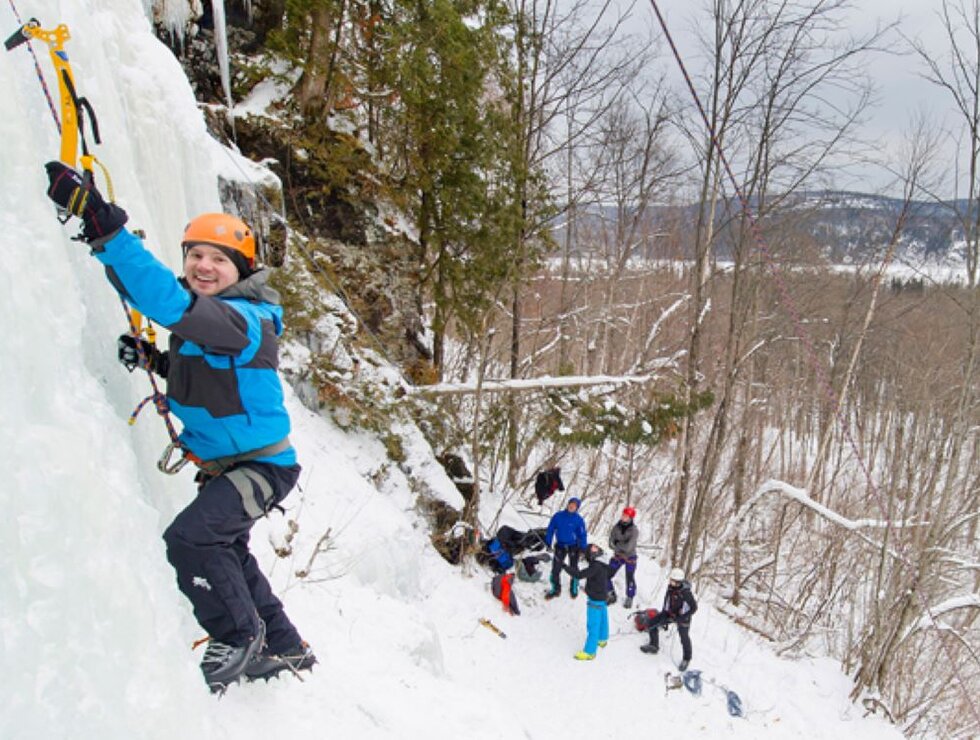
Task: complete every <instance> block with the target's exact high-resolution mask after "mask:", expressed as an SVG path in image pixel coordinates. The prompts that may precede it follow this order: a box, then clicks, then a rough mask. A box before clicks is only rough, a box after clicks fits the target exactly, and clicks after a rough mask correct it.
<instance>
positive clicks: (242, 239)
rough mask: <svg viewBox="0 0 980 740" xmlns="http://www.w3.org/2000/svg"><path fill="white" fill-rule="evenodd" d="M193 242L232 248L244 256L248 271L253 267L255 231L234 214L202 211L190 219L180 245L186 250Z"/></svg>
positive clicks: (227, 248)
mask: <svg viewBox="0 0 980 740" xmlns="http://www.w3.org/2000/svg"><path fill="white" fill-rule="evenodd" d="M194 244H209V245H211V246H212V247H219V248H222V249H226V250H232V251H233V252H235V253H237V254H239V255H241V256H242V257H244V258H245V264H246V265H247V266H248V269H249V271H250V270H251V269H252V268H254V267H255V232H253V231H252V229H251V228H250V227H249V225H248V224H246V223H245V222H244V221H242V220H241V219H240V218H237V217H235V216H231V215H229V214H227V213H203V214H201V215H200V216H198V217H197V218H195V219H192V220H191V222H190V223H189V224H187V226H186V227H184V238H183V239H181V242H180V245H181V246H182V247H183V248H184V250H185V251H186V250H187V249H188V248H189V247H191V246H193V245H194ZM231 256H232V257H234V256H235V255H231ZM239 272H241V270H239Z"/></svg>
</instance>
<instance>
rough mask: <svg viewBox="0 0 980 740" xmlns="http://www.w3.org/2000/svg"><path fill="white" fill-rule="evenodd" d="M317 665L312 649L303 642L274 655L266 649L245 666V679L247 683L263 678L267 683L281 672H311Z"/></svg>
mask: <svg viewBox="0 0 980 740" xmlns="http://www.w3.org/2000/svg"><path fill="white" fill-rule="evenodd" d="M316 664H317V659H316V656H315V655H314V654H313V648H311V647H310V646H309V645H307V644H306V643H305V642H301V643H300V644H299V645H297V646H296V647H295V648H293V649H291V650H284V651H283V652H281V653H277V654H274V653H272V652H271V651H270V650H269V649H268V648H265V649H263V650H261V651H260V652H258V653H256V654H255V656H254V657H253V658H252V659H251V660H250V661H249V662H248V665H247V666H245V677H246V678H248V680H249V681H255V680H257V679H260V678H264V679H265V680H266V681H268V680H269V679H270V678H275V677H276V676H278V675H279V674H280V673H282V672H283V671H287V670H288V671H292V672H293V673H297V672H298V671H312V670H313V666H315V665H316Z"/></svg>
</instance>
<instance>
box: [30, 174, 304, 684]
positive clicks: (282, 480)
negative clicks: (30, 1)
mask: <svg viewBox="0 0 980 740" xmlns="http://www.w3.org/2000/svg"><path fill="white" fill-rule="evenodd" d="M46 167H47V173H48V180H49V187H48V191H47V194H48V197H50V198H51V200H53V201H54V202H55V203H57V204H58V205H59V206H61V207H62V208H64V209H65V210H67V211H68V212H69V213H71V214H72V215H74V216H78V217H80V218H81V219H82V221H83V224H84V225H83V229H82V234H81V239H82V240H84V241H85V242H87V243H88V245H89V246H90V247H91V253H92V255H94V256H95V258H96V259H97V260H99V261H100V262H101V263H102V264H103V265H104V266H105V269H106V276H107V278H108V279H109V282H110V283H111V284H112V286H113V287H114V288H115V289H116V290H117V291H118V292H119V294H120V295H121V296H122V297H123V298H124V299H125V300H126V301H128V302H129V303H130V304H131V305H132V306H133V307H134V308H135V309H137V310H138V311H140V312H141V313H142V314H144V315H145V316H148V317H150V318H151V319H153V320H154V321H156V322H157V323H159V324H161V325H162V326H165V327H167V328H168V329H169V330H170V348H169V351H168V352H161V351H160V350H158V349H157V348H156V346H155V345H154V344H152V343H151V342H148V341H146V340H144V339H140V338H137V337H134V336H131V335H123V336H122V337H120V338H119V347H118V354H119V360H120V361H121V362H122V363H123V364H124V365H126V367H127V369H129V370H130V371H131V370H132V369H133V368H135V367H137V366H139V367H142V368H144V369H147V370H149V371H151V372H154V373H156V374H157V375H159V376H160V377H162V378H165V379H166V380H167V404H168V406H169V408H170V411H171V412H173V414H174V415H175V416H176V417H178V418H179V419H180V420H181V422H183V426H184V428H183V432H182V433H181V434H180V436H179V438H178V439H177V440H176V441H175V446H176V449H180V450H181V451H182V452H183V453H184V459H185V460H187V459H190V460H192V461H194V462H195V464H197V465H198V467H199V468H200V471H199V472H198V476H197V478H196V479H195V480H196V482H197V483H198V491H197V496H196V498H194V500H193V501H191V503H189V504H188V505H187V506H186V507H185V508H184V510H183V511H181V512H180V513H179V514H178V515H177V517H176V518H175V519H174V521H173V523H172V524H171V525H170V526H169V527H167V529H166V531H165V532H164V534H163V539H164V542H165V543H166V546H167V559H168V560H169V561H170V563H171V565H173V567H174V569H175V570H176V574H177V586H178V588H179V589H180V590H181V592H183V594H184V595H185V596H186V597H187V598H188V599H189V600H190V602H191V606H192V607H193V610H194V616H195V617H196V618H197V621H198V623H199V624H200V625H201V627H202V628H203V629H204V630H205V631H206V632H207V633H208V635H209V636H210V640H209V644H208V647H207V649H206V650H205V652H204V658H203V659H202V661H201V671H202V673H203V674H204V679H205V681H206V682H207V684H208V686H209V687H210V688H211V689H212V691H220V690H223V689H224V688H225V687H226V686H228V684H230V683H235V682H237V681H238V680H239V679H240V678H241V676H242V675H245V676H246V677H247V678H250V679H256V678H266V679H268V678H270V677H272V676H275V675H278V673H279V672H280V671H282V670H285V669H288V670H292V671H297V670H305V669H311V668H312V667H313V665H314V664H315V663H316V657H315V656H314V655H313V651H312V650H310V648H309V646H308V645H307V644H306V643H305V642H304V641H303V640H302V638H301V637H300V635H299V633H298V632H297V630H296V628H295V627H294V626H293V624H292V622H290V620H289V618H288V617H287V616H286V612H285V611H284V609H283V605H282V602H281V601H279V599H277V598H276V597H275V595H273V593H272V588H271V587H270V585H269V582H268V581H267V580H266V578H265V576H264V575H263V574H262V572H261V571H260V570H259V565H258V563H257V562H256V560H255V557H254V556H253V555H252V554H251V553H250V552H249V550H248V538H249V531H250V530H251V528H252V525H253V524H255V522H256V520H258V519H259V518H260V517H262V516H265V515H266V514H267V513H268V512H269V511H271V510H272V509H273V508H274V507H276V506H278V505H279V503H280V502H281V501H282V500H283V499H284V498H285V497H286V495H287V494H288V493H289V491H290V490H291V489H292V488H293V486H294V485H295V484H296V481H297V479H298V478H299V473H300V467H299V465H297V463H296V451H295V450H294V449H293V447H292V445H291V444H290V442H289V437H288V434H289V429H290V422H289V414H288V413H287V411H286V408H285V406H284V404H283V390H282V385H281V383H280V380H279V374H278V372H277V368H278V363H279V360H278V352H279V350H278V339H277V337H278V336H279V335H280V334H281V333H282V308H281V307H280V306H279V305H278V303H279V301H278V295H277V294H276V292H275V291H274V290H272V289H271V288H269V287H268V285H267V284H266V282H267V280H268V277H269V273H268V271H266V270H263V269H257V268H256V265H255V252H256V248H255V247H256V243H255V236H254V234H253V232H252V230H251V229H250V228H249V227H248V225H247V224H245V223H244V222H243V221H241V220H240V219H238V218H236V217H234V216H230V215H228V214H224V213H209V214H204V215H202V216H198V217H197V218H195V219H194V220H192V221H191V222H190V224H188V225H187V227H186V229H185V231H184V237H183V239H182V241H181V246H182V247H183V252H184V264H183V272H184V276H183V278H179V279H178V278H177V276H176V275H174V274H173V273H172V272H171V271H170V270H169V269H168V268H167V267H166V266H165V265H163V264H162V263H161V262H160V261H159V260H157V259H156V257H154V256H153V255H152V254H151V253H150V252H149V251H148V250H147V249H146V247H144V245H143V242H142V240H141V239H139V238H138V237H136V236H135V235H133V234H132V233H130V232H129V231H128V230H127V229H125V228H124V225H125V224H126V222H127V220H128V216H127V214H126V212H125V211H124V210H123V209H122V208H120V207H119V206H117V205H115V204H114V203H107V202H105V201H104V200H103V198H102V196H101V195H100V193H99V191H98V190H97V189H96V188H95V187H94V186H93V185H92V183H91V182H90V181H85V180H83V179H82V177H81V176H80V175H79V173H77V172H75V171H74V170H73V169H71V168H70V167H66V166H65V165H64V164H62V163H61V162H49V163H48V164H47V165H46ZM173 449H174V447H171V448H170V450H168V452H172V451H173Z"/></svg>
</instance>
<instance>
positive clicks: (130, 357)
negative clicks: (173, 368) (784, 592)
mask: <svg viewBox="0 0 980 740" xmlns="http://www.w3.org/2000/svg"><path fill="white" fill-rule="evenodd" d="M116 349H117V353H118V356H119V362H121V363H122V364H123V365H124V366H125V367H126V369H127V370H129V372H133V370H135V369H136V368H140V369H141V370H149V371H150V372H154V373H156V374H157V375H159V376H160V377H161V378H166V377H167V371H168V370H169V369H170V355H169V353H168V352H161V351H160V350H158V349H157V348H156V346H155V345H153V344H151V343H150V342H148V341H146V340H145V339H137V338H136V337H134V336H133V335H132V334H120V335H119V339H118V340H116ZM140 350H142V355H141V354H140Z"/></svg>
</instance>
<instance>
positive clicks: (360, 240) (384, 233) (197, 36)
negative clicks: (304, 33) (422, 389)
mask: <svg viewBox="0 0 980 740" xmlns="http://www.w3.org/2000/svg"><path fill="white" fill-rule="evenodd" d="M284 3H285V0H252V2H251V3H248V4H240V3H229V4H228V5H227V6H226V14H227V26H228V29H227V40H228V49H229V55H230V57H231V59H232V64H231V77H232V90H233V98H234V99H235V100H236V101H239V100H243V99H245V98H246V97H247V95H248V93H249V92H250V91H251V90H252V89H253V88H254V87H255V85H256V84H258V83H259V82H261V81H262V79H263V72H262V69H263V62H262V60H261V58H260V56H259V54H260V52H261V47H262V45H263V44H264V39H265V37H266V34H267V33H268V31H269V30H270V29H271V28H274V27H277V26H278V24H279V21H280V19H281V17H282V12H283V7H284ZM188 7H189V12H190V16H189V20H188V22H187V26H186V28H184V29H182V30H183V33H179V32H176V31H175V30H174V29H169V28H163V27H162V26H160V25H158V36H159V37H160V39H161V40H162V41H163V42H164V43H166V44H167V45H168V46H169V47H170V48H171V49H172V50H173V51H174V54H175V55H176V56H177V57H178V59H179V60H180V62H181V64H182V66H183V68H184V70H185V72H186V73H187V77H188V80H189V81H190V84H191V86H192V88H193V89H194V91H195V96H196V97H197V100H198V102H199V104H200V107H201V109H202V111H203V113H204V116H205V120H206V122H207V125H208V128H209V130H210V132H211V134H212V135H213V136H214V137H215V138H216V139H218V140H219V141H221V142H223V143H225V144H226V145H228V146H230V147H232V148H235V149H237V150H239V151H240V152H241V153H242V154H243V155H245V156H246V157H247V158H249V159H251V160H252V161H254V162H259V163H261V164H262V165H264V166H265V167H266V168H267V170H268V171H269V172H271V173H274V176H265V177H263V176H261V175H256V174H255V173H249V174H248V175H244V174H243V177H242V178H241V179H222V180H221V181H220V182H219V188H220V195H221V202H222V205H223V207H224V208H225V209H226V210H228V211H230V212H233V213H237V214H239V215H240V216H241V217H242V218H243V219H245V220H246V221H247V222H248V223H250V224H252V225H253V227H254V228H255V230H256V232H257V235H258V236H259V255H260V259H261V261H262V262H263V263H264V264H266V265H268V266H272V267H282V266H284V265H285V263H286V261H287V259H289V260H301V261H303V262H304V263H306V265H305V271H306V272H308V273H309V276H311V277H312V278H313V283H316V284H317V286H318V289H326V290H328V291H331V292H334V293H336V294H337V295H338V296H339V297H340V298H341V299H342V301H343V303H344V304H346V308H347V310H348V311H349V312H350V313H351V314H352V315H353V316H355V317H356V319H357V323H359V325H360V326H359V327H358V328H357V332H359V333H360V337H359V338H360V340H361V341H364V343H365V345H366V346H369V347H371V348H372V349H374V350H375V351H377V352H379V354H382V355H383V356H384V357H385V358H386V359H388V360H389V361H391V362H393V363H395V364H397V365H400V366H401V367H402V368H403V369H405V370H409V371H412V372H414V370H413V368H417V367H423V369H424V365H425V363H426V362H427V361H428V360H429V359H431V354H430V352H429V349H428V347H427V344H426V342H425V340H424V330H423V322H422V318H421V313H422V312H421V299H420V296H419V295H418V291H417V288H416V286H417V285H418V264H417V257H416V254H417V252H416V245H415V244H414V243H413V241H412V240H411V238H410V237H409V236H408V235H407V234H405V233H404V231H401V230H398V229H396V228H394V224H395V223H396V222H397V218H396V217H387V218H386V217H385V216H384V215H383V211H384V210H385V209H386V208H387V206H386V205H385V204H384V203H383V202H382V199H383V193H384V190H385V188H384V185H383V180H384V178H383V177H382V176H381V175H380V174H379V172H378V169H377V167H376V166H375V162H374V161H373V158H372V156H371V154H370V153H369V149H368V148H367V147H365V146H364V145H363V143H362V142H361V141H360V140H359V139H358V137H357V135H356V134H355V133H351V131H352V130H354V129H356V126H353V125H350V121H340V120H337V119H334V118H332V117H330V116H326V117H324V118H322V119H321V120H317V121H312V122H311V121H308V120H306V119H304V118H303V116H301V115H300V114H299V113H298V112H297V111H296V110H294V109H293V106H292V104H291V102H290V100H289V99H288V98H287V99H284V100H280V101H278V102H276V103H274V104H273V107H274V110H271V111H269V112H268V113H269V114H268V115H265V114H257V115H244V116H243V115H241V114H240V112H238V113H236V115H235V116H234V117H232V116H230V115H229V111H228V109H227V106H226V105H225V100H224V93H223V91H222V87H221V75H220V69H219V66H218V59H217V54H216V51H215V43H214V32H213V28H212V21H211V17H210V8H211V5H210V2H204V3H203V6H202V4H201V3H200V2H198V0H189V2H188ZM246 8H247V10H248V11H249V12H246ZM259 169H260V168H256V171H259ZM277 178H278V180H277ZM388 210H391V211H392V212H395V211H394V209H390V208H389V209H388ZM284 217H285V221H284V220H283V218H284ZM286 222H288V231H287V229H286V227H285V223H286ZM285 277H286V276H285V275H283V276H282V278H285ZM295 277H296V276H295V273H294V278H295ZM279 283H280V285H279V286H278V287H280V290H281V289H282V287H283V286H282V280H281V279H280V280H279ZM304 284H305V283H304ZM290 293H291V295H290V299H291V301H292V303H293V304H294V305H293V308H294V309H295V308H298V307H299V306H300V305H301V304H304V303H307V302H317V301H319V300H320V299H319V298H317V296H315V295H313V294H309V295H306V296H305V297H304V295H302V294H298V293H297V291H296V290H291V291H290ZM287 310H288V309H287ZM290 321H291V322H293V321H294V319H293V318H292V317H291V318H290ZM303 321H304V320H301V321H300V323H303Z"/></svg>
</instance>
